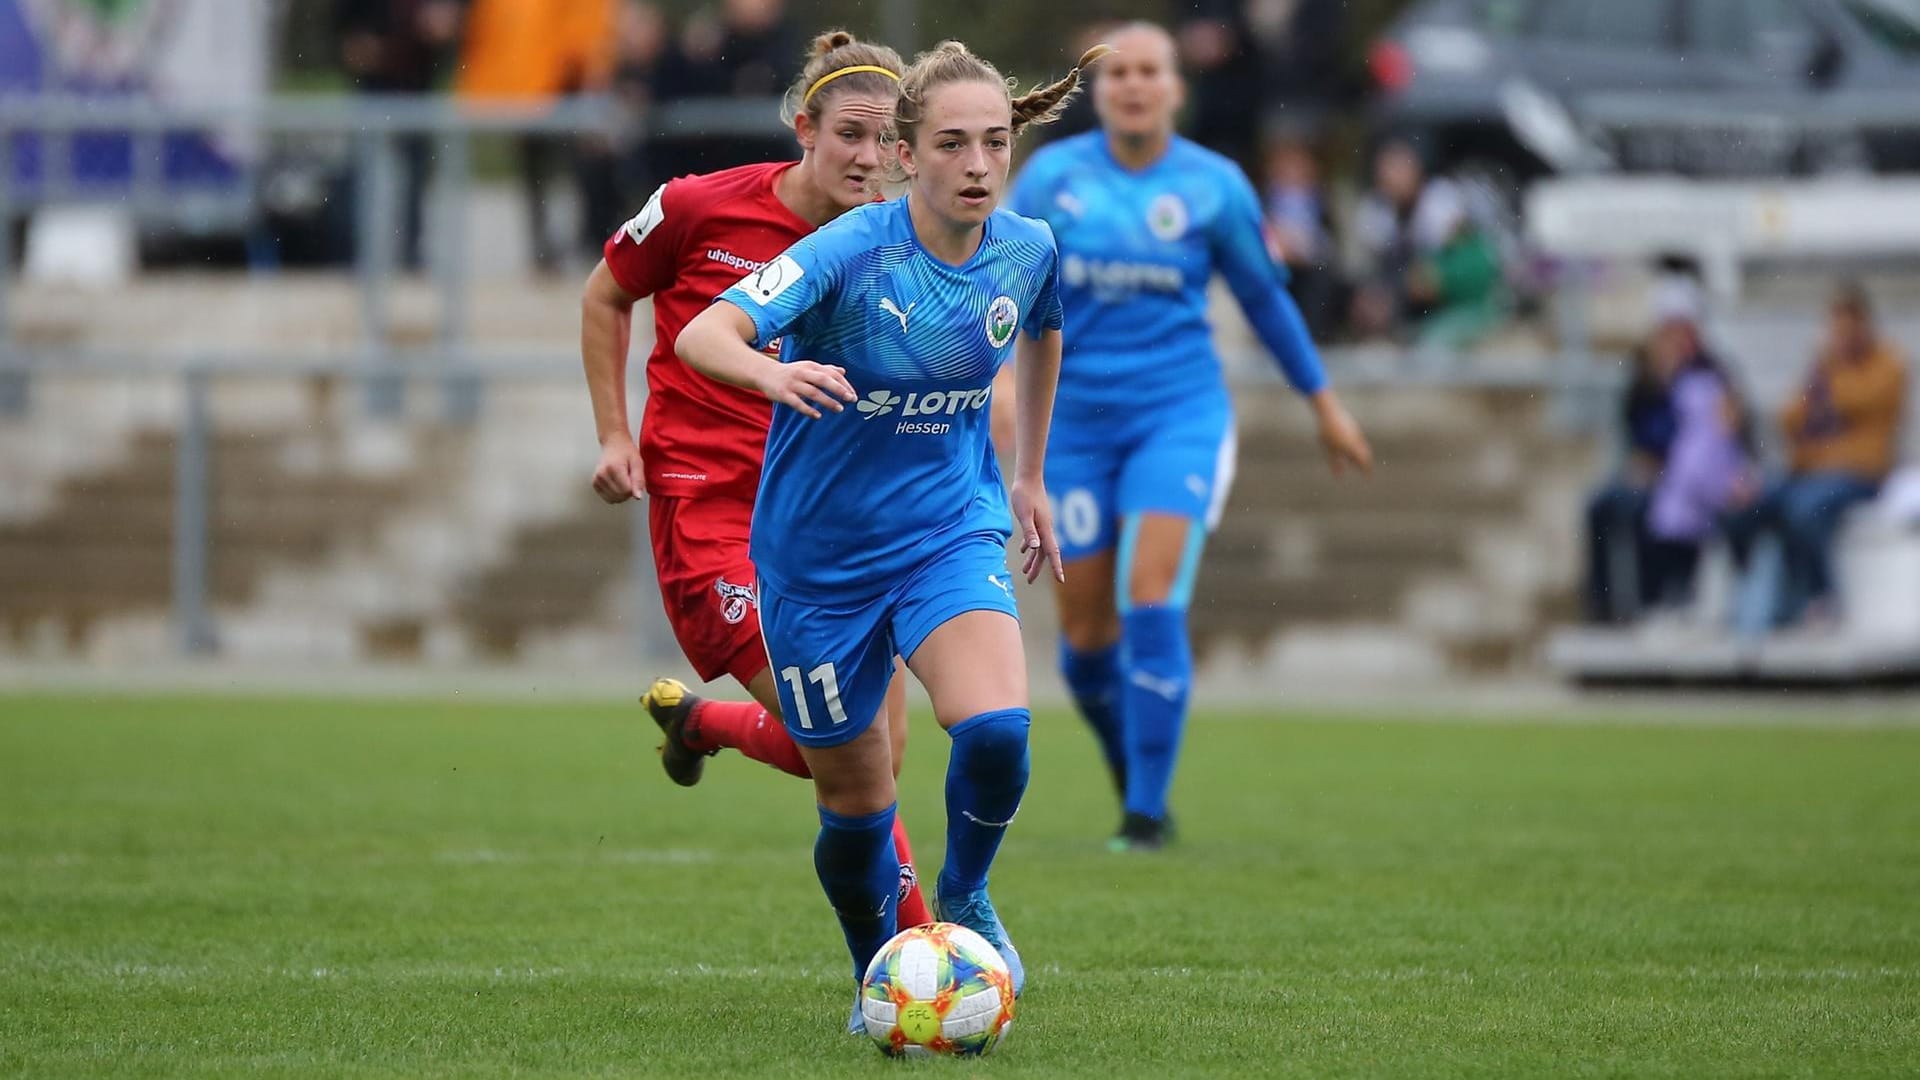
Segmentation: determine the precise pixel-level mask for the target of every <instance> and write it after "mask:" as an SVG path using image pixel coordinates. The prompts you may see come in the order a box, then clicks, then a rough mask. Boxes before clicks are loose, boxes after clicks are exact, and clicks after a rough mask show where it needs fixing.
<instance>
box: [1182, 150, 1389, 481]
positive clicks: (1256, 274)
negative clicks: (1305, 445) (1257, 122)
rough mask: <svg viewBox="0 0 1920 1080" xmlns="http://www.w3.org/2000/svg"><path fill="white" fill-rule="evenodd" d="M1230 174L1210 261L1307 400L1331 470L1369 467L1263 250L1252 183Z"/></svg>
mask: <svg viewBox="0 0 1920 1080" xmlns="http://www.w3.org/2000/svg"><path fill="white" fill-rule="evenodd" d="M1235 180H1236V181H1237V182H1236V184H1235V186H1234V191H1233V197H1232V198H1231V199H1230V200H1229V206H1228V208H1227V210H1226V212H1225V213H1224V214H1222V216H1221V221H1220V222H1219V224H1218V225H1217V226H1216V233H1215V235H1214V237H1213V252H1214V259H1215V264H1216V265H1217V266H1218V267H1219V268H1220V272H1221V274H1222V275H1223V276H1225V277H1226V279H1227V287H1228V288H1229V289H1231V290H1232V291H1233V296H1234V299H1236V300H1238V301H1239V302H1240V309H1241V310H1242V311H1244V312H1246V314H1247V321H1248V322H1250V323H1252V324H1253V330H1254V333H1255V334H1256V335H1258V336H1259V338H1260V342H1261V344H1263V345H1265V346H1266V347H1267V351H1268V352H1270V353H1272V354H1273V358H1274V360H1275V361H1276V362H1277V363H1278V364H1279V365H1280V370H1281V372H1282V373H1283V374H1285V375H1286V377H1287V381H1288V382H1289V383H1291V384H1293V388H1294V389H1295V390H1298V391H1299V392H1300V394H1301V396H1303V397H1305V398H1306V399H1307V400H1308V401H1309V402H1311V403H1312V405H1313V412H1314V416H1315V418H1316V419H1317V420H1318V421H1319V425H1320V444H1321V446H1323V447H1324V448H1325V449H1326V452H1327V463H1328V464H1329V465H1330V466H1331V467H1332V469H1333V472H1334V475H1336V476H1338V475H1340V474H1341V473H1342V472H1343V471H1345V469H1346V467H1347V466H1348V465H1352V466H1354V467H1355V468H1358V469H1359V470H1360V471H1361V472H1364V473H1371V472H1372V471H1373V449H1372V448H1371V447H1369V446H1368V445H1367V439H1366V436H1365V435H1364V434H1362V433H1361V431H1360V425H1359V424H1357V423H1355V422H1354V419H1353V416H1352V415H1351V414H1350V413H1348V412H1347V409H1346V406H1344V405H1342V404H1341V403H1340V398H1339V395H1337V394H1335V393H1334V391H1333V388H1332V387H1331V386H1329V385H1327V371H1326V367H1325V366H1324V365H1323V364H1321V362H1320V350H1319V349H1317V348H1315V347H1314V344H1313V338H1312V337H1311V336H1309V335H1308V333H1307V323H1306V320H1305V319H1303V318H1301V317H1300V308H1299V306H1298V305H1296V304H1295V303H1294V302H1293V297H1292V296H1291V295H1289V294H1288V292H1287V289H1286V280H1285V278H1284V277H1283V276H1282V274H1281V271H1280V268H1279V267H1278V266H1276V265H1274V261H1273V258H1272V257H1271V256H1270V255H1268V254H1267V249H1266V244H1265V242H1264V240H1263V239H1262V237H1261V233H1260V211H1259V205H1258V204H1257V203H1256V202H1255V200H1254V197H1253V189H1252V187H1250V186H1249V185H1248V184H1247V182H1246V180H1245V178H1243V177H1237V176H1236V177H1235Z"/></svg>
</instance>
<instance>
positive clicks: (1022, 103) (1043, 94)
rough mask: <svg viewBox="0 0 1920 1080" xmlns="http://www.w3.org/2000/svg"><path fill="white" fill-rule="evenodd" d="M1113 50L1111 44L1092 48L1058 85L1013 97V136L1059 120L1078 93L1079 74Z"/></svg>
mask: <svg viewBox="0 0 1920 1080" xmlns="http://www.w3.org/2000/svg"><path fill="white" fill-rule="evenodd" d="M1112 51H1113V46H1111V45H1105V44H1102V45H1095V46H1094V47H1093V48H1091V49H1088V50H1087V51H1086V52H1084V53H1081V54H1080V62H1079V63H1077V64H1075V65H1073V70H1072V71H1069V72H1067V73H1066V75H1065V76H1063V77H1062V78H1061V79H1060V80H1059V81H1058V82H1055V83H1052V84H1050V85H1047V86H1039V87H1035V88H1034V89H1032V90H1029V91H1027V92H1026V93H1024V94H1022V95H1020V96H1019V97H1017V98H1014V99H1013V100H1012V102H1011V104H1012V105H1013V134H1014V135H1015V137H1018V136H1019V134H1020V133H1021V132H1022V131H1024V130H1026V127H1027V125H1028V124H1051V123H1053V122H1054V121H1055V120H1058V119H1060V116H1061V114H1062V113H1064V112H1066V111H1067V105H1068V104H1070V103H1071V102H1072V101H1073V96H1074V95H1075V94H1077V93H1079V92H1080V73H1081V72H1083V71H1085V70H1086V69H1088V68H1090V67H1092V66H1093V65H1094V64H1096V63H1098V62H1099V61H1100V58H1101V57H1103V56H1105V55H1107V54H1108V53H1110V52H1112Z"/></svg>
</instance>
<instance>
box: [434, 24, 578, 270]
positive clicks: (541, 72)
mask: <svg viewBox="0 0 1920 1080" xmlns="http://www.w3.org/2000/svg"><path fill="white" fill-rule="evenodd" d="M613 16H614V8H613V0H472V4H471V7H470V8H469V9H468V14H467V27H466V40H465V42H464V43H463V45H462V49H461V56H460V74H459V79H458V83H457V88H458V91H459V93H460V95H461V97H463V98H467V99H470V100H473V101H479V102H491V103H495V104H499V103H507V102H511V103H518V104H531V105H545V104H550V103H551V102H553V101H554V100H555V99H557V98H560V97H563V96H566V95H571V94H579V93H592V92H599V91H603V90H605V89H607V88H608V86H609V85H610V83H611V78H612V69H613V53H614V50H613V42H614V33H613V31H614V18H613ZM518 149H519V155H520V168H521V178H522V180H523V182H524V184H525V187H526V197H527V219H528V227H529V229H530V231H531V238H532V244H533V260H534V264H535V265H536V266H538V267H539V268H540V269H542V270H552V269H556V268H557V267H558V266H559V264H560V250H561V249H560V247H559V246H558V245H557V244H556V243H555V240H554V238H553V230H552V225H551V222H550V220H549V200H548V198H547V185H548V182H549V179H550V178H551V175H552V174H553V173H554V172H556V171H558V169H559V166H560V163H561V161H562V160H563V159H564V158H566V157H568V156H569V155H568V153H567V143H566V140H565V139H564V138H562V137H558V136H548V135H528V136H524V137H522V138H521V139H520V141H519V147H518ZM581 217H582V221H581V229H580V233H581V235H582V237H583V238H585V237H591V238H592V239H591V242H590V243H589V245H588V246H589V247H597V246H598V243H599V239H598V238H599V236H600V235H601V232H604V231H607V230H610V229H611V228H612V225H610V224H609V225H608V226H607V228H606V230H599V231H595V230H594V229H592V228H591V227H590V226H591V225H592V222H591V221H590V218H589V215H587V214H585V213H583V214H582V215H581Z"/></svg>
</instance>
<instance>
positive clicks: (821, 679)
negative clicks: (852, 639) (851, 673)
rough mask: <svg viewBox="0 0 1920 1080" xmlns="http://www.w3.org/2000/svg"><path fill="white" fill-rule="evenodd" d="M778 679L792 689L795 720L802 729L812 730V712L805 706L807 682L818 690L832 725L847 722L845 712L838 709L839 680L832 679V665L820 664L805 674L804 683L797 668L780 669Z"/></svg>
mask: <svg viewBox="0 0 1920 1080" xmlns="http://www.w3.org/2000/svg"><path fill="white" fill-rule="evenodd" d="M780 677H781V678H783V679H785V680H787V685H788V686H790V687H792V688H793V709H794V712H795V714H796V716H795V719H798V720H799V721H800V727H801V728H802V729H804V730H807V731H812V730H813V710H812V709H811V708H809V707H808V705H807V683H809V682H811V683H813V684H814V685H815V686H818V687H819V688H820V696H821V697H823V698H825V699H826V702H827V715H828V716H830V717H832V718H833V722H834V724H835V725H836V726H838V725H840V724H844V723H846V722H847V713H846V710H844V709H842V708H841V707H840V680H839V679H837V678H835V677H834V674H833V665H832V664H821V665H820V666H819V667H817V668H814V669H813V670H812V671H809V672H807V675H806V679H805V680H804V681H803V680H802V679H801V677H800V669H799V668H798V667H789V668H781V669H780Z"/></svg>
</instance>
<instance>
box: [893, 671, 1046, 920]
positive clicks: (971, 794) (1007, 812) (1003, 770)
mask: <svg viewBox="0 0 1920 1080" xmlns="http://www.w3.org/2000/svg"><path fill="white" fill-rule="evenodd" d="M1032 725H1033V718H1032V716H1031V714H1029V713H1028V712H1027V710H1025V709H1001V710H999V711H998V712H988V713H981V714H980V715H978V716H970V717H968V718H967V719H965V720H962V721H960V722H959V723H957V724H955V725H953V727H951V728H948V729H947V734H948V735H950V736H952V737H953V754H952V756H951V757H949V758H948V759H947V864H946V865H945V866H944V867H942V868H941V870H940V902H941V903H942V904H943V905H944V904H945V903H946V902H947V898H948V897H956V896H961V895H964V894H966V893H971V892H977V891H979V890H981V889H984V888H986V887H987V868H988V867H990V866H992V865H993V856H994V853H995V852H997V851H999V850H1000V840H1001V838H1003V837H1005V836H1006V834H1007V826H1008V825H1010V824H1012V823H1013V815H1014V814H1015V813H1016V812H1017V811H1018V810H1019V809H1020V797H1021V796H1022V795H1025V794H1026V791H1027V772H1028V757H1027V729H1028V728H1029V727H1031V726H1032ZM896 876H897V875H896ZM884 940H885V939H882V941H883V942H884Z"/></svg>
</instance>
